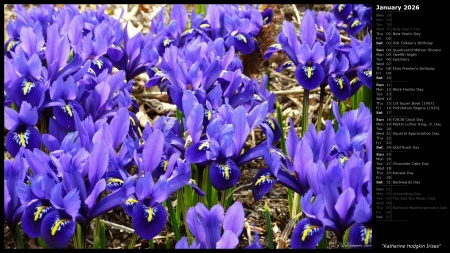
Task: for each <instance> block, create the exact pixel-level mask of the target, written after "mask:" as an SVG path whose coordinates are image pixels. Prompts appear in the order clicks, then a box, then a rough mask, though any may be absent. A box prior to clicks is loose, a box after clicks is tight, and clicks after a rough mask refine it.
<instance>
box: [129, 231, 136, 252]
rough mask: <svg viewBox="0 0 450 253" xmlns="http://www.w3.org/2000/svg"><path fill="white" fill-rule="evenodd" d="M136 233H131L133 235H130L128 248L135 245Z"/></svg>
mask: <svg viewBox="0 0 450 253" xmlns="http://www.w3.org/2000/svg"><path fill="white" fill-rule="evenodd" d="M137 237H138V235H137V234H136V233H133V236H132V237H131V240H130V243H129V244H128V249H134V246H135V245H136V239H137Z"/></svg>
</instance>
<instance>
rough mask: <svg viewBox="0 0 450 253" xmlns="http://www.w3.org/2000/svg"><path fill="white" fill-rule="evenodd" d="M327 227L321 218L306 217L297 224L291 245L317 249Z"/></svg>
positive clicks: (294, 247) (296, 247) (299, 247)
mask: <svg viewBox="0 0 450 253" xmlns="http://www.w3.org/2000/svg"><path fill="white" fill-rule="evenodd" d="M324 233H325V229H324V227H323V224H322V222H321V221H320V220H318V219H314V218H305V219H303V220H301V221H299V223H297V225H296V226H295V229H294V232H293V233H292V238H291V245H292V248H293V249H315V248H316V247H317V244H318V243H319V242H320V240H322V237H323V235H324Z"/></svg>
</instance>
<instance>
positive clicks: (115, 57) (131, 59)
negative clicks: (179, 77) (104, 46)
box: [108, 24, 159, 80]
mask: <svg viewBox="0 0 450 253" xmlns="http://www.w3.org/2000/svg"><path fill="white" fill-rule="evenodd" d="M127 27H128V24H127V26H126V27H125V32H124V36H123V37H124V48H123V49H122V48H116V47H109V48H108V58H109V59H110V60H111V61H112V63H113V65H114V66H115V67H117V68H118V69H120V70H124V71H125V73H126V78H127V80H131V79H133V78H134V77H135V76H137V75H139V74H141V73H143V72H144V71H145V70H146V68H147V67H151V66H153V65H155V64H156V63H157V62H158V58H159V54H158V52H157V51H156V49H155V48H154V47H153V46H152V44H151V43H149V42H146V41H145V39H147V38H149V37H148V36H146V37H145V38H144V37H143V36H142V34H141V33H138V34H136V35H135V36H133V37H131V38H129V35H128V30H127ZM151 42H152V43H153V40H151ZM146 43H147V44H146Z"/></svg>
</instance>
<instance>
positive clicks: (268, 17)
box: [261, 8, 273, 25]
mask: <svg viewBox="0 0 450 253" xmlns="http://www.w3.org/2000/svg"><path fill="white" fill-rule="evenodd" d="M261 16H262V19H263V23H264V25H267V24H268V23H270V22H272V19H273V11H272V9H270V8H266V9H264V10H263V11H262V12H261Z"/></svg>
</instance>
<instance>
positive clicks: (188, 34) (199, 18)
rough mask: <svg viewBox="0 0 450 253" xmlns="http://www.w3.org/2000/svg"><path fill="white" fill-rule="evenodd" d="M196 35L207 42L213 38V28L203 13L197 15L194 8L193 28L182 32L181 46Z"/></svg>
mask: <svg viewBox="0 0 450 253" xmlns="http://www.w3.org/2000/svg"><path fill="white" fill-rule="evenodd" d="M196 37H201V38H202V40H203V41H205V42H207V41H208V40H210V39H211V28H210V25H209V24H208V21H207V20H205V19H204V15H203V13H201V14H198V15H197V14H196V13H195V10H194V8H192V12H191V28H190V29H187V30H186V31H183V33H182V34H181V38H180V46H184V45H185V44H186V42H188V41H192V40H194V38H196Z"/></svg>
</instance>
